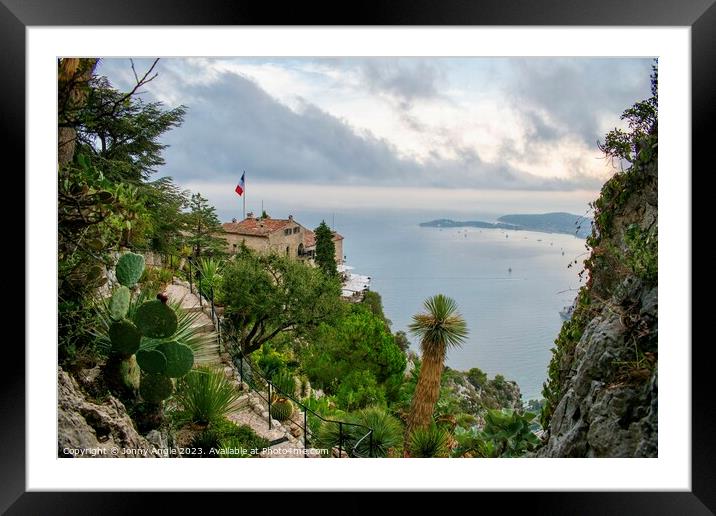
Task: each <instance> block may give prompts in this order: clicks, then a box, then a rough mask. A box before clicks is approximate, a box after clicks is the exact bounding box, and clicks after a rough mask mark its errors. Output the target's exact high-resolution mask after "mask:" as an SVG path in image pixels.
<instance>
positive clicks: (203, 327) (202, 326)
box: [191, 321, 216, 333]
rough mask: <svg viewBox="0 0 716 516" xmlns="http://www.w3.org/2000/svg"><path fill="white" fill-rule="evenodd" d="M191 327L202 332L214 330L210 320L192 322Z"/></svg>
mask: <svg viewBox="0 0 716 516" xmlns="http://www.w3.org/2000/svg"><path fill="white" fill-rule="evenodd" d="M191 327H192V328H194V329H195V330H197V331H201V332H204V333H211V332H212V331H215V330H216V328H215V327H214V324H213V323H212V322H211V321H198V322H196V323H195V324H192V325H191Z"/></svg>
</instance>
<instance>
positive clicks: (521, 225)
mask: <svg viewBox="0 0 716 516" xmlns="http://www.w3.org/2000/svg"><path fill="white" fill-rule="evenodd" d="M497 220H498V222H483V221H481V220H467V221H458V220H451V219H436V220H431V221H430V222H421V223H420V226H421V227H428V228H464V227H472V228H488V229H510V230H515V231H517V230H526V231H539V232H541V233H565V234H567V235H574V236H576V237H578V238H587V237H588V236H589V234H590V233H591V232H592V219H590V218H588V217H583V216H581V215H575V214H573V213H564V212H557V213H541V214H529V215H528V214H517V215H503V216H502V217H499V218H498V219H497Z"/></svg>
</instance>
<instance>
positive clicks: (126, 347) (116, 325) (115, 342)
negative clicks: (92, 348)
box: [109, 319, 142, 356]
mask: <svg viewBox="0 0 716 516" xmlns="http://www.w3.org/2000/svg"><path fill="white" fill-rule="evenodd" d="M109 339H110V340H111V341H112V352H113V353H117V354H118V355H123V356H130V355H133V354H134V353H136V352H137V350H138V349H139V342H140V341H141V340H142V334H141V333H140V332H139V330H138V329H137V327H136V326H135V325H134V323H132V321H130V320H128V319H122V320H121V321H114V322H113V323H112V324H111V325H110V326H109Z"/></svg>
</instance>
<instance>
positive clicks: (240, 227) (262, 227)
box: [221, 218, 295, 236]
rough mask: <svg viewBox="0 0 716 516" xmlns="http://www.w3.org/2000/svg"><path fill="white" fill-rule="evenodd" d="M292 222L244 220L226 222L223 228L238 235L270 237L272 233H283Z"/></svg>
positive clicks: (284, 220)
mask: <svg viewBox="0 0 716 516" xmlns="http://www.w3.org/2000/svg"><path fill="white" fill-rule="evenodd" d="M290 222H295V221H291V220H288V219H263V220H256V219H253V218H252V219H244V220H242V221H241V222H224V223H223V224H222V225H221V227H223V228H224V231H226V232H227V233H235V234H238V235H253V236H268V235H269V234H270V233H274V232H276V231H281V230H282V229H284V228H285V227H286V226H287V225H288V224H289V223H290Z"/></svg>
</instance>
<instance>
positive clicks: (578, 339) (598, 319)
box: [536, 152, 658, 457]
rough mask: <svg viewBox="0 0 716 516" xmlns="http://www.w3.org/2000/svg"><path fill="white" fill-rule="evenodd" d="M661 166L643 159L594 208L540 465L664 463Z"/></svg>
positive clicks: (559, 351) (552, 385)
mask: <svg viewBox="0 0 716 516" xmlns="http://www.w3.org/2000/svg"><path fill="white" fill-rule="evenodd" d="M656 162H657V158H656V153H655V152H654V154H653V156H652V157H651V158H649V159H644V160H641V158H640V161H638V162H636V163H635V164H634V165H633V166H632V167H631V169H630V170H629V171H627V172H625V173H622V174H617V175H615V176H614V177H613V178H612V179H611V180H610V181H608V182H607V184H606V185H605V186H604V188H603V189H602V195H601V197H600V199H599V200H598V201H597V202H596V203H595V205H596V209H597V212H596V216H595V229H596V230H595V233H594V235H593V237H591V239H590V245H591V246H592V253H591V256H590V258H589V259H588V260H587V262H585V266H586V268H587V270H588V272H589V282H588V283H587V285H586V286H585V287H583V288H582V290H581V291H580V294H579V296H578V298H577V299H578V302H577V305H576V308H575V311H574V313H573V315H572V319H571V321H567V322H565V324H564V326H563V328H562V332H561V333H560V336H559V337H558V339H557V342H556V344H557V346H556V348H555V350H554V352H555V354H554V356H553V359H552V363H551V364H550V379H549V382H548V384H547V385H546V386H545V392H546V393H547V396H546V398H547V401H548V405H547V407H548V409H549V410H550V411H551V412H548V411H546V412H545V413H546V414H547V415H548V417H549V416H551V417H550V418H549V425H548V426H547V428H546V432H545V435H546V436H547V440H546V443H545V445H544V446H543V447H542V448H541V449H540V450H538V451H537V453H536V455H537V456H538V457H656V456H657V455H658V439H657V435H658V429H657V416H658V387H657V384H658V381H657V380H658V367H657V366H658V342H657V337H658V293H657V278H656V270H655V269H656V260H657V244H658V241H657V228H658V213H657V191H658V188H657V165H656Z"/></svg>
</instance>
